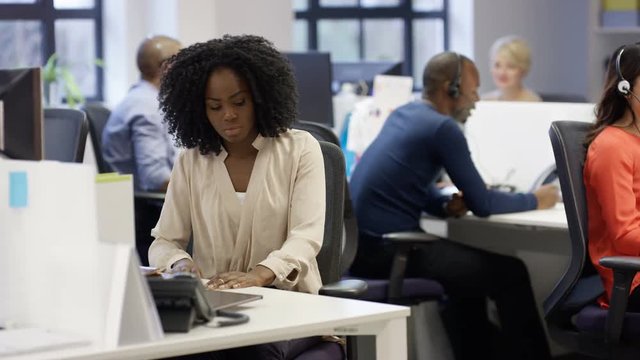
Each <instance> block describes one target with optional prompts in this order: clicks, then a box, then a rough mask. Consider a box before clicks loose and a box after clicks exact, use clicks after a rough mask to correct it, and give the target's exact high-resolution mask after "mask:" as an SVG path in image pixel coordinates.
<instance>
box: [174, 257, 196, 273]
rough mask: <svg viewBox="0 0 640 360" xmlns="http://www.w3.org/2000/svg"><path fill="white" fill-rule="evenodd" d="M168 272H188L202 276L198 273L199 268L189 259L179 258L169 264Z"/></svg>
mask: <svg viewBox="0 0 640 360" xmlns="http://www.w3.org/2000/svg"><path fill="white" fill-rule="evenodd" d="M169 272H170V273H177V272H190V273H193V274H196V275H198V277H202V276H201V274H200V269H198V267H197V266H196V264H195V263H194V262H193V260H191V259H187V258H184V259H180V260H178V261H176V262H174V263H173V265H171V269H170V271H169Z"/></svg>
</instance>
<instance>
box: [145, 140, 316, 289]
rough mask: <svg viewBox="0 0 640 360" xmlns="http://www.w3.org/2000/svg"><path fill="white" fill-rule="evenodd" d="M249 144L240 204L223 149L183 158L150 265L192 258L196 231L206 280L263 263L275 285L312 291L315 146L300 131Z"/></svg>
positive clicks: (155, 231) (172, 182)
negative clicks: (250, 158) (252, 157)
mask: <svg viewBox="0 0 640 360" xmlns="http://www.w3.org/2000/svg"><path fill="white" fill-rule="evenodd" d="M253 146H254V147H255V148H256V149H258V155H257V158H256V161H255V164H254V166H253V170H252V173H251V178H250V180H249V185H248V187H247V191H246V194H245V198H244V205H242V206H241V200H240V199H239V197H238V196H237V195H236V193H235V189H234V188H233V184H232V183H231V178H230V177H229V173H228V172H227V168H226V166H225V164H224V160H225V158H226V157H227V153H226V151H225V150H224V149H223V150H222V151H221V152H220V154H219V155H215V154H208V155H201V154H200V153H199V150H198V149H197V148H196V149H188V150H185V151H183V152H182V153H181V154H180V156H179V157H178V159H177V162H176V164H175V166H174V168H173V171H172V174H171V180H170V182H169V188H168V190H167V194H166V197H165V202H164V206H163V208H162V213H161V215H160V219H159V220H158V224H157V225H156V227H155V228H154V229H153V230H152V231H151V234H152V235H153V236H154V237H155V241H154V242H153V243H152V244H151V247H150V248H149V261H150V263H151V265H152V266H156V267H164V268H168V267H170V266H171V265H172V264H173V263H175V262H176V261H178V260H180V259H183V258H190V256H189V254H188V253H187V252H186V251H185V250H186V248H187V244H188V242H189V238H190V236H191V234H192V233H193V239H194V245H193V260H194V262H195V263H196V265H197V266H198V267H199V269H200V271H201V272H202V275H203V276H204V277H207V278H209V277H212V276H214V275H215V274H217V273H221V272H226V271H243V272H246V271H250V270H251V269H253V268H254V267H255V266H256V265H258V264H260V265H263V266H266V267H267V268H269V269H271V270H272V271H273V272H274V274H275V275H276V279H275V281H274V283H273V285H274V286H276V287H278V288H283V289H293V290H298V291H303V292H310V293H317V291H318V289H319V288H320V286H322V282H321V279H320V272H319V271H318V264H317V262H316V255H317V254H318V252H319V251H320V247H321V246H322V238H323V232H324V217H325V179H324V162H323V158H322V152H321V150H320V145H319V144H318V142H317V141H316V140H315V139H314V138H313V137H312V136H311V135H310V134H309V133H307V132H305V131H300V130H289V131H287V132H285V133H283V134H280V136H278V137H275V138H271V137H262V136H260V135H258V137H257V138H256V140H255V141H254V142H253Z"/></svg>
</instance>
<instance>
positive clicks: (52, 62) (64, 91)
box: [43, 53, 102, 108]
mask: <svg viewBox="0 0 640 360" xmlns="http://www.w3.org/2000/svg"><path fill="white" fill-rule="evenodd" d="M95 64H96V65H97V66H102V61H101V60H100V59H97V60H96V61H95ZM43 80H44V92H45V99H46V104H47V106H50V107H54V106H60V105H62V100H63V99H66V101H67V105H68V106H69V107H71V108H75V107H76V106H77V105H78V104H81V103H83V102H84V100H85V97H84V95H83V94H82V91H80V86H78V83H77V81H76V79H75V77H74V75H73V74H72V73H71V70H69V68H67V67H65V66H61V65H60V64H58V54H56V53H53V54H51V56H50V57H49V59H47V63H46V64H45V65H44V68H43Z"/></svg>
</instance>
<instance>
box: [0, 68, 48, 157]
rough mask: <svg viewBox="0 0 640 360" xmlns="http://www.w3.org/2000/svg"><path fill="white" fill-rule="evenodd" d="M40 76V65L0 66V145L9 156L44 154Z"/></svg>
mask: <svg viewBox="0 0 640 360" xmlns="http://www.w3.org/2000/svg"><path fill="white" fill-rule="evenodd" d="M41 79H42V76H41V73H40V68H25V69H0V101H2V105H3V109H4V111H3V114H4V116H3V123H4V125H3V126H2V129H0V130H2V131H0V136H1V137H2V140H3V141H2V142H0V144H1V145H3V148H2V149H0V150H2V152H3V153H4V154H5V155H7V156H8V157H10V158H13V159H20V160H42V159H43V158H44V146H43V144H44V141H43V136H44V135H43V134H44V131H43V118H44V116H43V110H42V81H41Z"/></svg>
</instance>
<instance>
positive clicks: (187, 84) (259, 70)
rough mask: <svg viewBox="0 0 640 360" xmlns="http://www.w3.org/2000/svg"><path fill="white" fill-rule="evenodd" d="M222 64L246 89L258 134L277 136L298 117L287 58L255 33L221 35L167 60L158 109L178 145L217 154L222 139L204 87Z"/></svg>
mask: <svg viewBox="0 0 640 360" xmlns="http://www.w3.org/2000/svg"><path fill="white" fill-rule="evenodd" d="M220 67H227V68H230V69H231V70H233V71H234V72H235V73H236V74H237V75H239V76H240V77H241V78H243V79H244V80H245V81H246V82H247V84H248V85H249V87H250V88H251V95H252V97H253V103H254V111H255V114H256V125H257V127H258V132H259V133H260V134H261V135H262V136H265V137H277V136H278V134H280V133H283V132H285V131H286V130H287V129H289V128H290V127H291V125H292V124H293V122H294V120H295V119H296V117H297V113H296V108H297V102H298V93H297V89H296V83H295V79H294V75H293V73H292V71H291V65H290V63H289V61H288V60H287V59H286V58H285V57H284V56H283V55H282V54H280V52H278V50H276V49H275V47H274V46H273V44H272V43H271V42H270V41H268V40H266V39H264V38H262V37H259V36H253V35H242V36H230V35H225V36H224V37H222V38H221V39H213V40H210V41H207V42H204V43H197V44H194V45H192V46H189V47H188V48H185V49H183V50H181V51H180V52H179V53H178V54H176V55H175V56H174V57H172V58H171V59H170V60H169V64H168V70H167V72H166V74H164V76H163V79H162V84H161V85H160V94H159V95H158V99H159V101H160V109H161V110H162V111H163V112H164V119H165V121H166V122H167V124H168V127H169V132H170V133H171V134H172V135H173V136H174V137H175V139H176V143H177V144H178V145H179V146H182V147H186V148H189V149H191V148H194V147H196V146H197V147H198V148H199V149H200V153H201V154H202V155H206V154H209V153H211V152H214V153H215V154H219V153H220V150H221V147H222V139H221V137H220V136H219V135H218V133H216V131H215V130H214V128H213V126H211V124H210V123H209V120H208V119H207V115H206V110H205V88H206V84H207V80H208V78H209V75H210V74H211V73H212V72H213V71H214V70H215V69H217V68H220Z"/></svg>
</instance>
